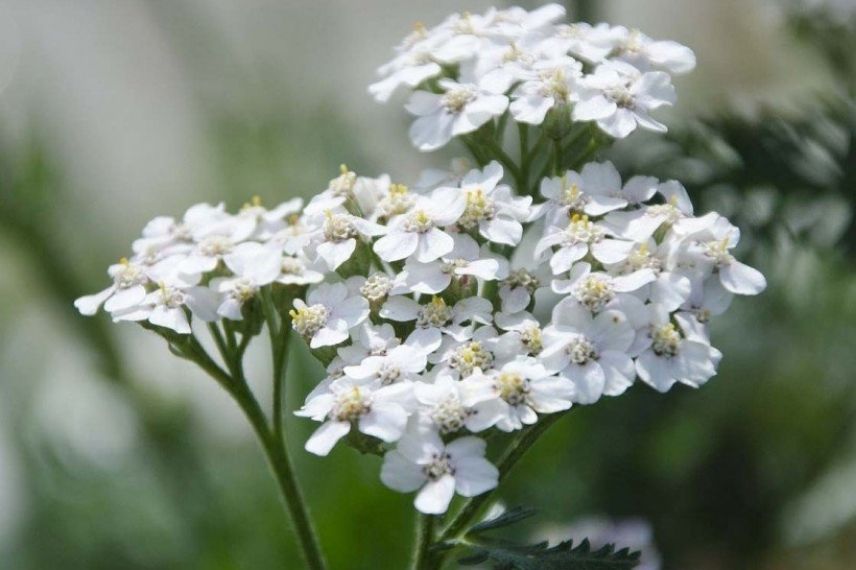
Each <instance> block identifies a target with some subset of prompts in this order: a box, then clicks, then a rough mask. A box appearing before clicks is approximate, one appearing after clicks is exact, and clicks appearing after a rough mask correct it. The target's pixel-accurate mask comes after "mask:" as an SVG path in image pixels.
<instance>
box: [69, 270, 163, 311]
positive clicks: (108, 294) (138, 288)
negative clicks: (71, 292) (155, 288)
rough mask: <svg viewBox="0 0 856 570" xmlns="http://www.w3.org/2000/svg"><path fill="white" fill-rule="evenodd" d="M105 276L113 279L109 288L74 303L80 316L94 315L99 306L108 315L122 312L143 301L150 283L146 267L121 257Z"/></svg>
mask: <svg viewBox="0 0 856 570" xmlns="http://www.w3.org/2000/svg"><path fill="white" fill-rule="evenodd" d="M107 274H108V275H109V276H110V278H111V279H113V284H112V285H111V286H110V287H107V288H106V289H104V290H103V291H101V292H100V293H96V294H94V295H86V296H84V297H80V298H79V299H77V300H75V301H74V306H75V307H76V308H77V310H78V311H80V313H81V314H82V315H86V316H91V315H94V314H95V313H97V312H98V309H99V308H100V307H101V305H104V310H105V311H107V312H108V313H113V312H115V311H124V310H126V309H129V308H131V307H133V306H135V305H137V304H139V303H141V302H142V301H143V299H145V297H146V285H147V284H148V283H150V280H149V276H148V273H147V269H146V267H144V266H142V265H140V264H138V263H134V262H132V261H129V260H128V259H127V258H125V257H123V258H122V259H120V260H119V263H114V264H113V265H111V266H110V267H109V268H108V269H107Z"/></svg>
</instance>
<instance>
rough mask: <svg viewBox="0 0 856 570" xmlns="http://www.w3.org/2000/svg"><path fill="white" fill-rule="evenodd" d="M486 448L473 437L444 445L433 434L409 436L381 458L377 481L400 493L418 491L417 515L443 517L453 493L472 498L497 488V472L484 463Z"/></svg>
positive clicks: (420, 431)
mask: <svg viewBox="0 0 856 570" xmlns="http://www.w3.org/2000/svg"><path fill="white" fill-rule="evenodd" d="M485 447H486V446H485V442H484V440H482V439H479V438H477V437H473V436H466V437H460V438H458V439H456V440H454V441H452V442H451V443H448V444H445V443H443V440H442V439H440V436H439V435H437V433H435V432H434V431H432V430H418V431H417V432H416V433H411V432H408V433H407V434H405V435H404V437H402V438H401V440H400V441H399V442H398V446H397V447H396V449H395V450H393V451H390V452H388V453H387V454H386V456H385V457H384V461H383V467H382V469H381V473H380V478H381V481H383V483H384V484H385V485H386V486H387V487H390V488H391V489H395V490H396V491H400V492H402V493H410V492H413V491H416V490H417V489H418V490H419V493H418V494H417V495H416V499H415V501H414V505H415V506H416V509H417V510H419V511H420V512H422V513H425V514H431V515H439V514H443V513H445V512H446V510H447V509H448V508H449V503H451V502H452V497H454V495H455V492H457V493H458V494H459V495H461V496H463V497H475V496H476V495H480V494H482V493H485V492H487V491H490V490H491V489H493V488H494V487H496V485H497V483H498V481H499V471H498V470H497V469H496V467H494V466H493V465H492V464H491V463H490V462H489V461H488V460H487V459H485V456H484V455H485Z"/></svg>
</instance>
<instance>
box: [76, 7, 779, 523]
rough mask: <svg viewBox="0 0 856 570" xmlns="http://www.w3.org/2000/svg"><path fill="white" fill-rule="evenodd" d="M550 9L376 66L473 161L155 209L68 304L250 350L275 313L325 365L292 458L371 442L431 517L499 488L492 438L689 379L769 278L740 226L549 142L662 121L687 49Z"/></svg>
mask: <svg viewBox="0 0 856 570" xmlns="http://www.w3.org/2000/svg"><path fill="white" fill-rule="evenodd" d="M562 13H563V11H562V9H561V8H559V7H557V6H555V5H550V6H545V7H543V8H541V9H538V10H535V11H534V12H531V13H527V12H525V11H524V10H521V9H518V8H512V9H509V10H504V11H490V12H489V13H488V14H486V15H484V16H473V15H462V16H453V17H452V18H450V19H448V20H447V21H446V22H444V23H443V24H441V25H440V26H439V27H437V28H435V29H433V30H431V31H428V30H425V29H423V28H421V27H420V28H419V29H418V30H417V31H416V32H415V33H414V35H413V36H412V37H411V38H409V39H408V40H407V41H406V42H405V44H404V45H403V46H402V47H401V48H400V49H399V56H398V57H397V58H396V59H395V60H394V61H393V62H392V63H390V64H388V65H386V66H384V68H382V73H383V74H384V76H385V78H384V79H383V80H382V81H381V82H380V83H377V84H375V85H373V86H372V92H373V93H375V95H376V96H377V97H378V98H381V99H385V98H386V97H388V96H389V95H390V94H391V93H392V91H394V90H395V89H396V88H397V87H398V86H399V85H402V84H404V85H408V86H410V87H417V88H418V90H417V91H416V92H415V93H414V95H413V97H412V98H411V101H410V104H409V106H408V108H409V109H410V110H411V111H413V112H414V113H416V114H417V115H419V117H420V118H419V119H417V121H416V123H414V127H413V129H412V131H411V133H412V135H413V138H414V141H415V142H416V144H417V146H419V148H421V149H431V148H436V147H438V146H441V145H443V144H445V143H446V142H448V140H449V139H450V138H451V137H452V136H457V135H461V134H464V133H468V132H471V131H473V130H476V129H479V128H480V127H482V126H484V125H488V126H489V127H490V128H491V129H494V130H495V131H500V132H499V134H497V133H496V132H494V133H493V134H491V135H490V136H491V137H493V138H491V140H487V139H484V138H482V139H478V140H473V141H470V142H471V150H473V151H474V152H473V154H474V158H475V160H476V163H477V164H474V165H469V166H467V162H466V160H465V159H460V160H457V161H455V163H453V164H454V167H453V168H452V170H451V171H449V172H445V171H436V170H434V171H427V172H426V173H424V174H423V176H422V177H421V178H420V179H419V181H418V182H417V183H416V184H415V185H414V186H413V187H412V188H409V187H407V186H405V185H402V184H396V183H392V181H391V180H390V178H389V177H388V176H385V175H384V176H381V177H379V178H369V177H363V176H358V175H357V174H356V173H355V172H352V171H350V170H349V169H348V168H347V167H345V166H343V167H342V169H341V173H340V174H339V175H338V176H337V177H336V178H334V179H332V180H331V181H330V182H329V184H328V185H327V188H326V189H324V190H323V191H322V192H320V193H319V194H317V195H316V196H315V197H314V198H312V199H311V200H310V201H309V202H308V203H307V204H305V205H304V204H303V203H302V202H301V201H300V200H292V201H289V202H286V203H284V204H282V205H280V206H278V207H276V208H274V209H270V210H268V209H266V208H265V207H263V206H262V205H261V203H260V202H259V201H258V200H254V201H253V202H251V203H249V204H246V205H245V206H244V207H243V208H242V209H241V210H240V211H239V212H238V213H236V214H230V213H228V212H226V211H225V209H224V207H223V206H222V205H219V206H211V205H207V204H201V205H197V206H194V207H192V208H190V209H189V210H188V211H187V213H186V214H185V215H184V217H183V218H182V219H181V220H176V219H173V218H166V217H161V218H156V219H155V220H153V221H152V222H150V223H149V224H148V225H147V226H146V228H145V229H144V231H143V235H142V237H141V238H140V239H138V240H137V241H135V242H134V244H133V248H132V250H133V254H132V255H131V256H130V257H129V258H128V259H123V260H122V261H121V262H120V263H118V264H116V265H114V266H111V267H110V269H109V274H110V276H111V278H112V279H113V284H112V285H111V286H110V287H108V288H107V289H105V290H104V291H102V292H100V293H98V294H96V295H92V296H88V297H83V298H81V299H79V300H78V301H77V303H76V305H77V307H78V309H79V310H80V311H81V312H82V313H84V314H94V313H95V312H96V311H97V310H98V308H99V307H100V306H101V305H102V304H103V306H104V308H105V310H106V311H107V312H109V313H110V314H111V316H112V317H113V319H114V320H117V321H126V320H129V321H147V322H148V324H147V326H149V327H150V328H153V329H154V330H156V331H160V332H162V333H163V331H168V334H170V335H172V334H177V335H187V334H192V330H193V329H192V327H191V319H198V320H199V321H202V322H208V323H215V324H216V323H217V322H222V324H223V325H224V328H225V329H226V330H227V331H228V330H231V331H239V332H240V333H241V334H242V335H244V337H245V338H249V337H251V336H252V335H255V334H258V331H259V330H260V329H261V326H262V325H261V323H262V322H263V321H264V320H265V318H267V319H268V320H269V322H270V318H271V314H272V313H274V314H275V319H274V320H276V319H281V320H282V322H284V323H288V324H290V328H291V329H292V330H293V331H294V333H293V334H296V335H299V336H300V337H302V338H303V339H304V340H305V342H306V343H307V345H308V346H309V348H310V349H311V351H312V353H313V354H314V355H315V356H316V357H317V358H318V359H319V360H320V361H321V362H322V363H323V364H324V365H325V366H326V370H327V375H326V377H325V378H324V379H323V380H322V381H321V382H320V383H319V384H318V385H317V386H316V387H315V388H314V389H313V390H312V391H311V393H310V394H309V395H308V396H307V398H306V401H305V404H304V405H303V407H302V408H301V409H300V410H299V411H298V412H296V413H297V415H299V416H303V417H307V418H310V419H312V420H314V421H316V422H319V423H320V427H318V429H317V430H316V431H315V432H314V434H313V435H312V436H311V437H310V438H309V440H308V441H307V442H306V449H307V450H308V451H309V452H311V453H314V454H317V455H327V454H328V453H329V452H330V451H331V450H332V449H333V448H334V446H335V445H336V444H337V443H338V442H339V441H341V440H343V439H345V440H346V441H347V442H348V443H349V444H350V445H353V446H355V447H357V448H358V449H362V450H366V449H375V450H380V452H381V453H383V454H384V462H383V467H382V469H381V479H382V480H383V482H384V483H385V484H386V485H388V486H389V487H391V488H393V489H396V490H399V491H402V492H411V491H417V490H418V494H417V496H416V500H415V505H416V507H417V509H419V510H420V511H422V512H424V513H430V514H439V513H443V512H445V511H446V510H447V508H448V506H449V503H450V501H451V500H452V498H453V496H454V494H455V493H457V494H459V495H462V496H467V497H471V496H474V495H478V494H481V493H483V492H486V491H487V490H489V489H491V488H493V487H495V486H496V485H497V481H498V477H499V472H498V470H497V468H496V467H495V466H494V465H493V464H492V463H491V462H490V461H489V460H488V459H487V458H486V442H485V439H484V438H483V436H484V434H486V433H489V432H516V431H518V430H523V429H526V427H527V426H531V425H532V424H535V423H536V422H538V421H539V420H541V419H542V417H543V416H545V415H549V414H557V413H560V412H563V411H565V410H568V409H569V408H570V407H571V406H572V405H574V404H584V405H585V404H593V403H595V402H597V401H598V400H599V399H600V398H602V397H604V396H609V397H614V396H619V395H621V394H623V393H624V392H625V391H626V390H627V389H628V388H629V387H630V386H631V385H632V384H633V383H634V382H635V381H636V379H637V378H638V379H639V380H640V381H641V382H643V383H645V384H647V385H649V386H651V387H653V388H654V389H656V390H658V391H661V392H665V391H667V390H669V389H670V388H671V387H672V386H673V385H675V384H676V383H681V384H685V385H688V386H692V387H698V386H700V385H702V384H704V383H705V382H706V381H707V380H708V379H710V378H711V377H712V376H713V375H714V374H715V373H716V367H717V364H718V362H719V360H720V358H721V356H722V355H721V353H720V352H719V351H718V350H717V349H716V348H714V347H713V346H712V345H711V342H710V337H709V334H708V323H709V321H710V319H711V318H712V317H713V316H715V315H719V314H721V313H722V312H724V311H725V310H726V309H727V308H728V306H729V304H730V302H731V299H732V297H733V295H754V294H757V293H759V292H760V291H761V290H763V289H764V287H765V285H766V283H765V280H764V277H763V276H762V275H761V274H760V273H759V272H758V271H756V270H755V269H752V268H751V267H748V266H747V265H744V264H743V263H741V262H740V261H738V260H737V259H736V258H735V257H734V255H733V253H732V252H733V249H734V248H735V247H736V246H737V244H738V240H739V238H740V232H739V230H738V229H737V228H736V227H735V226H733V225H732V224H730V223H729V222H728V220H727V219H725V218H724V217H722V216H720V215H718V214H716V213H709V214H706V215H703V216H695V215H694V212H693V207H692V204H691V202H690V199H689V197H688V195H687V193H686V191H685V190H684V188H683V186H681V184H680V183H678V182H677V181H674V180H670V181H659V180H657V179H654V178H651V177H645V176H635V177H632V178H630V179H628V180H622V177H621V175H620V174H619V172H618V170H617V169H616V168H615V167H614V166H613V164H612V163H610V162H608V161H593V160H590V159H589V158H587V157H586V155H585V153H584V154H583V158H582V159H580V157H579V156H577V155H575V154H574V152H573V149H574V148H576V147H575V146H573V144H570V143H569V144H565V142H564V141H563V140H562V139H563V137H568V138H571V139H574V138H575V137H581V140H583V143H584V144H583V147H582V148H585V149H587V151H586V152H589V151H590V150H591V149H592V148H594V149H595V150H596V149H597V144H596V143H597V140H598V139H597V137H596V136H594V135H593V134H592V130H591V128H590V127H593V126H594V125H595V124H596V125H597V127H595V129H596V128H598V127H599V128H600V129H603V130H605V131H606V132H608V133H610V134H612V135H613V136H624V135H626V134H628V133H629V132H630V131H632V130H633V128H635V126H636V125H637V124H638V125H639V126H642V127H645V128H654V129H660V128H661V125H660V124H659V123H656V122H655V121H654V120H653V119H651V118H650V117H649V116H648V111H649V110H651V109H653V108H655V107H657V106H659V105H661V104H664V103H668V102H671V101H672V100H673V94H672V88H671V83H670V79H669V75H668V73H666V71H671V72H681V71H686V70H688V69H690V68H692V66H693V58H692V52H690V51H689V50H687V49H686V48H683V47H682V46H678V45H677V44H674V43H672V42H656V41H652V40H650V39H649V38H647V37H646V36H644V35H642V34H641V33H639V32H635V31H629V30H626V29H624V28H620V27H610V26H606V25H599V26H594V27H591V26H587V25H584V24H574V25H570V26H567V25H557V24H554V23H553V22H554V21H555V20H556V19H557V18H558V17H559V16H561V15H562ZM577 58H579V59H577ZM663 70H666V71H663ZM423 87H424V88H425V89H423ZM509 99H510V100H511V103H510V104H509ZM545 117H548V118H551V117H552V119H550V120H553V121H558V122H561V121H563V120H564V121H566V123H567V124H568V125H570V126H569V128H568V129H565V130H563V131H561V132H558V133H557V132H556V131H554V130H551V129H550V128H549V127H548V126H547V125H546V124H545V125H544V128H543V129H542V137H541V140H545V139H552V140H553V143H554V147H555V149H556V151H555V154H554V156H553V158H552V159H549V160H545V161H541V162H543V163H544V164H543V165H542V168H541V174H540V175H537V176H535V178H536V180H535V182H534V184H530V183H529V179H530V178H531V177H532V174H535V173H537V171H538V170H537V169H536V166H538V165H539V163H538V159H540V158H541V154H547V153H541V152H540V151H539V149H541V148H542V147H540V146H539V144H540V143H536V144H535V145H533V146H531V148H530V147H529V146H528V145H527V139H526V138H525V137H526V135H527V131H526V129H528V128H530V127H531V125H538V124H539V123H541V122H542V121H545ZM509 118H510V120H513V121H515V122H517V123H518V124H519V125H520V126H521V131H520V132H521V148H520V149H519V150H520V161H519V162H517V163H515V162H514V161H512V160H510V159H509V157H508V155H507V153H505V152H503V151H502V150H501V148H500V149H499V150H497V149H498V148H499V147H500V145H501V143H502V137H501V129H500V125H501V124H503V125H504V122H505V121H506V120H508V119H509ZM592 145H594V146H592ZM486 157H487V158H486ZM215 328H216V327H215ZM285 330H286V331H287V330H288V329H285ZM242 344H243V343H242Z"/></svg>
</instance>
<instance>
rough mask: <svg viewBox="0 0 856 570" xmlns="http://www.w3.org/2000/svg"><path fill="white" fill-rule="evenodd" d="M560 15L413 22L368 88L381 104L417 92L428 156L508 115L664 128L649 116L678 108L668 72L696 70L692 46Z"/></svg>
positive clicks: (422, 145) (421, 144)
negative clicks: (567, 111) (566, 109)
mask: <svg viewBox="0 0 856 570" xmlns="http://www.w3.org/2000/svg"><path fill="white" fill-rule="evenodd" d="M564 14H565V10H564V8H563V7H562V6H559V5H558V4H548V5H546V6H543V7H541V8H539V9H537V10H534V11H532V12H527V11H525V10H523V9H521V8H510V9H507V10H497V9H491V10H489V11H488V12H487V13H485V14H483V15H474V14H453V15H452V16H450V17H448V18H447V19H446V20H445V21H444V22H443V23H441V24H440V25H439V26H436V27H434V28H432V29H430V30H429V29H427V28H425V27H424V26H423V25H421V24H417V26H416V29H415V30H414V31H413V32H412V33H411V34H410V35H409V36H407V38H405V40H404V41H403V42H402V43H401V44H400V45H399V46H398V47H397V48H396V51H397V55H396V57H395V59H393V60H392V61H390V62H389V63H387V64H386V65H384V66H382V67H381V68H380V69H379V73H380V75H381V76H382V78H381V79H380V80H379V81H378V82H377V83H374V84H372V85H371V86H370V87H369V91H370V92H371V94H372V95H373V96H374V97H375V99H377V100H378V101H380V102H385V101H387V100H388V99H389V98H390V97H391V96H392V95H393V93H395V92H396V91H397V90H399V89H401V88H411V89H414V91H413V94H412V95H411V96H410V99H409V100H408V102H407V105H406V108H407V110H408V111H409V112H410V113H411V114H413V115H415V116H416V117H417V118H416V120H415V121H414V122H413V125H412V126H411V129H410V137H411V139H412V141H413V143H414V145H416V147H417V148H419V149H420V150H423V151H428V150H434V149H437V148H440V147H442V146H444V145H445V144H446V143H448V142H449V141H450V140H451V139H452V137H456V136H460V135H465V134H468V133H471V132H473V131H475V130H477V129H478V128H480V127H481V126H482V125H484V124H485V123H487V122H488V121H490V120H492V119H493V118H494V117H498V116H500V115H502V114H503V113H505V112H506V110H508V111H509V112H510V113H511V115H512V117H513V118H514V120H515V121H517V122H520V123H527V124H530V125H540V124H542V123H543V122H544V121H545V120H546V119H547V114H548V112H549V111H550V110H551V109H553V108H554V107H557V106H563V105H564V106H569V105H572V106H573V110H572V113H571V118H572V119H573V120H574V121H596V123H597V125H598V127H600V128H601V129H602V130H603V131H604V132H605V133H607V134H609V135H610V136H613V137H615V138H624V137H626V136H627V135H629V134H630V133H631V132H633V131H634V130H635V129H636V127H637V126H638V127H641V128H643V129H649V130H653V131H659V132H663V131H665V130H666V126H665V125H663V124H662V123H660V122H659V121H657V120H656V119H654V118H653V117H651V111H654V110H656V109H658V108H660V107H663V106H669V105H673V104H674V102H675V89H674V87H673V86H672V80H671V74H680V73H687V72H689V71H691V70H692V69H693V68H694V67H695V64H696V60H695V55H694V54H693V52H692V50H690V49H689V48H687V47H686V46H682V45H680V44H678V43H675V42H672V41H655V40H652V39H651V38H649V37H648V36H646V35H645V34H643V33H642V32H640V31H638V30H630V29H628V28H625V27H624V26H610V25H608V24H598V25H596V26H592V25H589V24H585V23H574V24H564V23H561V24H556V23H555V22H556V21H557V20H558V19H560V18H561V17H562V16H564Z"/></svg>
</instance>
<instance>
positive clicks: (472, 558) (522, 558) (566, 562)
mask: <svg viewBox="0 0 856 570" xmlns="http://www.w3.org/2000/svg"><path fill="white" fill-rule="evenodd" d="M639 556H640V553H639V552H631V551H630V549H628V548H622V549H621V550H616V549H615V545H613V544H607V545H606V546H604V547H603V548H600V549H598V550H592V548H591V544H590V543H589V541H588V539H586V540H583V541H582V542H580V543H579V544H578V545H577V546H574V545H573V541H571V540H568V541H565V542H562V543H559V544H557V545H556V546H553V547H548V546H547V543H546V542H545V543H540V544H535V545H532V546H514V545H508V544H502V543H500V544H498V545H496V546H493V545H479V546H475V547H472V549H471V551H470V553H469V554H468V555H467V556H466V557H465V558H462V559H460V560H459V561H458V562H459V563H460V564H461V565H463V566H474V565H476V564H482V563H484V562H492V563H493V568H494V569H495V570H629V569H631V568H635V567H636V566H637V565H638V564H639Z"/></svg>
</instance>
